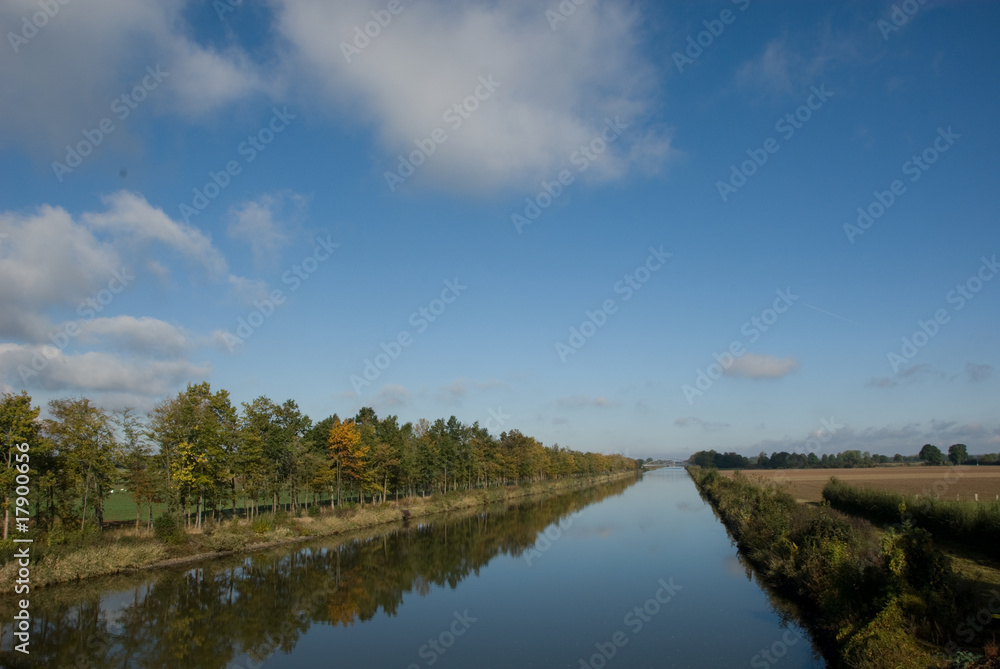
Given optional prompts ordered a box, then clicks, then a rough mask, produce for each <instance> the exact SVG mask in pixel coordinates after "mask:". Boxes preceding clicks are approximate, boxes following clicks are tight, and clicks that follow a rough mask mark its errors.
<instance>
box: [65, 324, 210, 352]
mask: <svg viewBox="0 0 1000 669" xmlns="http://www.w3.org/2000/svg"><path fill="white" fill-rule="evenodd" d="M78 325H79V327H80V334H79V337H80V341H82V342H84V343H112V344H115V345H117V346H121V347H124V348H127V349H129V350H131V351H136V352H140V353H146V354H151V355H156V354H159V355H178V354H180V353H183V352H185V351H186V350H188V349H189V348H190V347H191V346H192V344H193V343H194V342H193V341H192V340H191V338H190V336H189V335H188V334H187V333H186V332H185V331H184V329H183V328H181V327H178V326H176V325H172V324H170V323H167V322H166V321H161V320H159V319H156V318H150V317H148V316H145V317H142V318H136V317H134V316H113V317H110V318H95V319H94V320H91V321H81V322H79V323H78Z"/></svg>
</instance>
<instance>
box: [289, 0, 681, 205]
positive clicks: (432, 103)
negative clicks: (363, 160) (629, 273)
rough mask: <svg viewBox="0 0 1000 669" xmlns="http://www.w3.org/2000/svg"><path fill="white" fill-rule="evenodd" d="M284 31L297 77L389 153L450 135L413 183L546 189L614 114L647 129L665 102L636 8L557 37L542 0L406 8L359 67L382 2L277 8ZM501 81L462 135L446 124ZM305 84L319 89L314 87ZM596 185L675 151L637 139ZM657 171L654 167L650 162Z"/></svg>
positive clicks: (609, 6) (386, 161) (596, 172)
mask: <svg viewBox="0 0 1000 669" xmlns="http://www.w3.org/2000/svg"><path fill="white" fill-rule="evenodd" d="M278 6H279V10H278V29H279V30H280V32H281V33H282V34H283V35H284V37H285V38H287V39H288V41H289V42H290V45H291V49H292V52H293V54H294V57H293V63H292V65H291V66H292V67H293V68H294V69H295V70H296V71H297V72H304V73H306V74H307V75H308V76H309V77H311V79H312V81H313V82H314V83H315V84H316V87H317V88H318V89H319V91H320V92H321V96H322V97H321V99H320V101H319V102H323V101H332V102H334V103H335V104H336V105H338V106H339V107H340V109H341V110H342V112H343V113H344V114H345V115H347V116H348V117H350V118H352V119H354V120H355V121H356V122H357V123H358V124H359V125H370V126H371V127H372V128H373V129H374V131H375V133H376V135H377V137H378V138H379V140H380V142H381V144H382V146H383V147H384V148H385V151H386V154H385V156H384V157H383V158H382V160H381V161H380V162H381V163H382V164H381V165H380V166H379V168H380V169H379V171H383V169H386V170H389V169H395V167H396V164H397V160H396V156H397V155H398V154H400V153H409V152H411V151H413V150H414V149H415V148H416V147H415V145H414V141H415V140H417V139H423V138H426V137H428V136H429V135H430V133H431V132H432V131H433V130H434V129H435V128H439V127H440V128H442V129H443V130H445V131H446V133H447V134H448V140H447V141H446V142H445V143H443V144H441V145H440V146H439V147H438V148H437V149H436V151H435V152H434V154H433V155H432V156H431V157H430V158H429V159H428V160H427V161H426V163H425V164H424V165H423V166H422V167H420V171H419V173H418V174H417V175H416V176H415V177H414V179H415V180H418V181H419V180H425V179H426V180H428V181H430V182H432V183H433V184H434V185H436V186H438V187H445V188H449V189H455V190H460V191H466V190H469V189H473V190H480V191H492V190H496V189H498V188H504V187H510V186H516V187H520V188H524V187H528V186H537V185H538V182H539V180H541V179H543V178H546V179H551V178H553V176H554V174H555V173H556V172H557V171H558V169H560V168H561V167H570V166H569V164H568V160H569V156H570V155H571V154H572V153H573V152H574V151H576V150H577V149H578V148H579V147H580V146H581V145H582V144H584V143H588V142H590V141H591V140H592V139H593V138H594V137H596V136H597V135H598V134H599V133H600V132H601V130H602V128H603V127H604V121H605V119H606V118H609V117H611V118H613V117H615V116H618V115H620V116H621V119H622V121H623V122H625V123H627V124H638V122H639V121H640V120H641V119H643V117H644V116H645V115H646V114H647V113H648V112H650V110H651V109H652V108H653V106H654V100H653V97H654V95H655V94H656V92H655V91H653V90H651V88H650V85H651V82H655V80H656V79H655V77H652V76H649V73H650V70H651V64H650V63H648V62H645V61H644V60H643V59H642V58H641V57H640V56H639V55H638V47H637V42H638V37H637V32H638V30H637V28H638V20H637V16H636V15H635V13H633V12H632V11H631V10H630V9H629V7H628V5H627V3H625V2H623V1H607V2H601V3H585V4H583V5H581V6H579V7H577V9H576V11H575V12H574V14H573V16H572V17H571V18H570V20H569V21H567V22H566V23H563V24H560V26H559V29H558V30H557V31H553V30H552V29H551V28H550V26H549V24H548V22H547V21H546V19H545V16H544V11H543V10H542V8H541V7H540V6H539V5H538V4H537V3H536V2H534V1H533V0H530V1H529V0H514V1H511V2H505V3H485V2H462V3H459V2H444V3H429V2H427V3H413V4H412V5H411V4H409V3H406V4H405V5H404V6H405V11H404V12H403V13H401V14H399V15H397V16H395V17H394V18H393V21H392V23H391V24H389V25H388V26H386V27H385V28H383V29H382V32H381V34H380V35H379V36H378V37H377V38H375V39H373V40H372V43H371V44H370V45H369V46H367V47H366V48H365V49H364V50H363V51H362V52H361V53H360V54H356V55H354V56H353V58H352V62H350V63H348V62H347V58H345V55H344V53H343V52H342V49H341V43H342V42H343V43H350V42H351V40H352V39H353V38H354V32H353V31H354V27H355V26H356V25H358V24H364V22H366V21H369V20H371V16H370V14H369V11H370V10H379V9H382V8H384V6H385V3H384V2H381V1H380V0H366V1H365V2H359V3H353V4H350V5H347V4H342V3H329V2H323V1H321V0H278ZM480 76H482V77H484V78H489V77H492V78H493V80H494V81H496V82H498V83H499V87H498V88H496V90H495V92H493V93H492V94H491V96H490V97H489V99H486V100H484V101H483V102H481V103H480V104H479V107H478V109H476V110H475V111H474V112H472V113H471V114H469V118H468V119H465V120H463V122H462V125H461V127H457V128H454V127H453V126H452V125H451V124H449V123H447V122H445V120H444V119H443V114H444V113H445V111H446V110H447V109H449V108H451V107H453V106H454V105H455V104H457V103H460V102H461V101H462V100H464V99H465V98H466V97H467V96H469V95H471V94H473V92H474V91H475V90H476V88H477V86H479V85H480V84H479V79H478V78H479V77H480ZM307 85H311V82H310V84H307ZM611 146H612V149H611V150H610V151H608V153H607V154H605V155H604V156H602V157H601V158H600V159H599V160H597V161H596V162H595V163H594V164H593V166H592V167H591V169H589V170H587V172H586V176H587V178H596V179H608V178H620V177H622V176H624V175H625V174H627V173H628V172H629V171H630V170H631V169H632V167H633V165H632V163H645V162H647V161H648V160H649V159H662V158H664V157H665V156H666V155H668V154H669V140H668V139H667V137H666V135H665V134H660V135H656V136H643V137H641V138H640V137H636V136H634V135H630V134H629V130H625V132H624V134H623V135H622V136H621V137H620V138H619V139H618V141H617V142H616V143H615V144H613V145H611ZM645 166H646V167H648V165H645Z"/></svg>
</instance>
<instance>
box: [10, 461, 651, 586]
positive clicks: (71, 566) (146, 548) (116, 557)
mask: <svg viewBox="0 0 1000 669" xmlns="http://www.w3.org/2000/svg"><path fill="white" fill-rule="evenodd" d="M631 476H637V474H635V473H633V472H625V473H621V474H613V475H605V476H599V477H592V478H572V479H560V480H557V481H548V482H543V483H532V484H527V485H521V486H509V487H505V488H491V489H488V490H470V491H463V492H452V493H447V494H444V495H441V494H437V495H431V496H428V497H408V498H404V499H402V500H399V501H398V502H396V501H390V502H386V503H385V504H376V505H368V506H365V507H357V506H352V507H344V508H341V509H330V508H324V509H323V510H322V512H321V513H319V514H318V515H315V516H310V515H304V516H290V515H288V514H287V513H283V512H278V513H276V514H262V515H261V516H258V517H257V518H254V519H253V520H246V519H237V520H228V521H222V522H208V523H206V524H205V526H204V527H203V528H202V529H201V530H198V531H195V530H189V531H179V532H178V534H177V535H176V536H175V538H174V540H173V541H169V542H164V541H161V540H160V539H157V538H156V537H155V536H152V535H151V534H150V533H148V532H145V531H140V533H139V534H138V535H137V534H136V533H135V531H134V530H124V529H122V530H114V531H107V532H104V533H101V534H95V535H94V536H92V537H89V538H88V539H87V540H86V543H85V544H84V545H73V546H66V545H47V542H45V541H44V537H43V538H42V539H43V541H37V542H36V543H35V544H33V545H32V546H33V548H32V552H31V562H32V563H31V565H30V569H31V577H30V578H31V588H32V589H35V588H39V587H44V586H48V585H55V584H59V583H67V582H72V581H79V580H83V579H88V578H93V577H97V576H110V575H113V574H121V573H127V572H134V571H139V570H146V569H157V568H162V567H173V566H178V565H184V564H187V563H192V562H198V561H201V560H210V559H213V558H221V557H226V556H231V555H237V554H243V553H250V552H256V551H261V550H267V549H269V548H274V547H278V546H283V545H286V544H291V543H297V542H302V541H308V540H310V539H317V538H322V537H328V536H338V535H342V534H346V533H357V532H363V531H365V530H371V534H372V535H377V534H380V533H382V531H384V530H385V528H387V527H389V526H391V525H392V524H394V523H399V522H402V521H404V520H410V521H412V520H415V519H421V518H427V517H432V516H435V515H437V514H442V513H447V512H449V511H456V510H461V509H471V508H475V507H480V506H485V505H489V504H497V503H505V502H513V501H516V500H520V499H524V498H527V497H536V496H548V495H555V494H558V493H562V492H568V491H572V490H578V489H582V488H588V487H593V486H597V485H600V484H602V483H606V482H610V481H615V480H619V479H622V478H625V477H631ZM18 568H19V567H18V563H17V560H9V561H8V562H7V563H6V564H4V565H3V566H2V567H0V593H3V595H0V596H13V595H12V593H13V592H14V588H13V586H14V582H15V579H16V578H17V574H18Z"/></svg>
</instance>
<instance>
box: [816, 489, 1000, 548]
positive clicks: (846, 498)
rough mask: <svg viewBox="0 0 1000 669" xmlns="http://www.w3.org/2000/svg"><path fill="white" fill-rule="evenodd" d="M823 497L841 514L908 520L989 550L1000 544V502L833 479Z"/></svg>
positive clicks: (943, 536)
mask: <svg viewBox="0 0 1000 669" xmlns="http://www.w3.org/2000/svg"><path fill="white" fill-rule="evenodd" d="M823 499H825V500H826V501H827V502H829V503H830V506H832V507H833V508H835V509H839V510H840V511H843V512H844V513H849V514H852V515H856V516H860V517H861V518H866V519H867V520H870V521H871V522H873V523H880V524H883V525H892V524H897V523H904V522H909V523H912V524H914V525H916V526H918V527H922V528H924V529H926V530H928V531H930V532H931V533H933V534H935V535H936V536H937V537H938V538H939V539H947V540H951V541H956V542H958V543H961V544H964V545H966V546H968V547H970V548H973V549H976V550H980V551H985V552H987V553H991V552H992V551H994V550H995V549H996V548H995V547H996V546H997V545H998V544H1000V505H998V504H996V503H994V502H959V501H951V500H941V499H934V498H927V497H922V498H919V499H913V498H909V499H908V498H907V497H905V496H903V495H900V494H898V493H893V492H888V491H884V490H872V489H870V488H862V487H859V486H850V485H847V484H844V483H841V482H840V481H838V480H837V479H836V478H832V479H830V482H829V483H828V484H827V485H826V487H825V488H823Z"/></svg>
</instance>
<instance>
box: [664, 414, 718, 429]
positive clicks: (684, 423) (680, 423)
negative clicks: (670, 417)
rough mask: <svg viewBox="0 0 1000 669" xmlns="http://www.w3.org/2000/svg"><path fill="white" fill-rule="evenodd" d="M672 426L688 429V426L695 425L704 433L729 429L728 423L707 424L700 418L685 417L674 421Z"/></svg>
mask: <svg viewBox="0 0 1000 669" xmlns="http://www.w3.org/2000/svg"><path fill="white" fill-rule="evenodd" d="M674 425H676V426H677V427H688V426H689V425H695V426H698V427H700V428H701V429H702V430H704V431H706V432H717V431H719V430H724V429H726V428H727V427H730V425H729V423H709V422H706V421H703V420H702V419H701V418H695V417H694V416H685V417H683V418H678V419H677V420H675V421H674Z"/></svg>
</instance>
